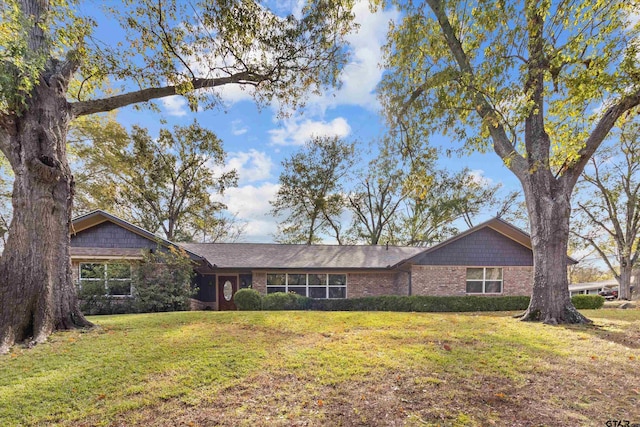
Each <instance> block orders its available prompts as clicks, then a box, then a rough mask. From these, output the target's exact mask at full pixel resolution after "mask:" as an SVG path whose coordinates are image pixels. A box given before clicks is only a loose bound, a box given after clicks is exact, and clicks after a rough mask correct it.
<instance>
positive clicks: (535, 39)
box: [381, 0, 640, 324]
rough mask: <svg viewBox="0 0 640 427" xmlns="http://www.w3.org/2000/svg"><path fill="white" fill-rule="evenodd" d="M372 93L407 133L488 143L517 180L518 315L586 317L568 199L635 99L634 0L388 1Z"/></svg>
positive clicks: (637, 27) (639, 94)
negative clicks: (522, 261)
mask: <svg viewBox="0 0 640 427" xmlns="http://www.w3.org/2000/svg"><path fill="white" fill-rule="evenodd" d="M394 4H395V5H396V6H397V7H398V8H400V9H401V10H402V11H403V14H404V17H403V19H402V21H401V22H399V23H397V24H393V25H392V27H391V29H390V33H389V42H388V45H387V53H386V65H387V66H388V67H389V69H390V70H389V72H388V73H386V75H385V78H384V81H383V82H382V84H381V93H382V100H383V103H384V106H385V109H386V111H387V112H388V115H389V118H390V121H391V123H392V124H393V125H394V126H397V128H398V129H399V130H400V132H402V134H403V137H404V138H405V140H406V141H407V143H411V141H421V140H424V139H427V138H429V137H430V136H432V134H433V132H434V131H435V132H439V133H441V134H443V135H444V136H450V137H452V138H455V139H457V140H460V141H461V142H464V143H465V147H466V148H467V149H478V150H485V149H487V148H488V147H490V146H491V145H492V147H493V150H494V151H495V152H496V153H497V154H498V155H499V156H500V158H501V159H502V160H503V162H504V164H505V165H506V166H507V167H508V168H509V170H511V171H512V172H513V173H514V174H515V176H516V177H517V178H518V180H519V181H520V183H521V184H522V188H523V192H524V195H525V200H526V204H527V211H528V216H529V222H530V232H531V243H532V247H533V257H534V272H533V275H534V285H533V292H532V297H531V302H530V305H529V308H528V309H527V311H526V312H525V313H524V314H523V316H522V319H523V320H540V321H543V322H545V323H550V324H556V323H582V322H588V319H586V318H585V317H584V316H583V315H581V314H580V313H579V312H578V311H577V310H576V309H575V307H574V306H573V305H572V304H571V301H570V298H569V292H568V291H567V287H568V282H567V257H566V254H567V242H568V236H569V217H570V213H571V205H570V199H571V194H572V191H573V188H574V186H575V183H576V181H577V180H578V178H579V176H580V174H581V173H582V170H583V168H584V167H585V165H586V164H587V162H588V160H589V158H590V157H591V156H592V155H593V153H594V152H595V150H596V149H597V148H598V147H599V146H600V144H601V143H602V141H603V140H604V139H605V137H606V136H607V135H608V134H609V131H610V130H611V129H612V127H613V126H614V125H615V124H616V122H617V121H618V119H619V118H620V117H621V116H623V115H624V114H625V113H626V112H628V111H630V110H631V109H632V108H634V107H635V106H637V105H638V104H640V67H639V61H638V54H639V51H640V46H639V45H638V37H639V35H640V23H638V22H635V23H634V22H631V20H629V21H627V17H628V16H630V14H632V13H634V12H637V10H638V9H637V2H627V1H622V0H615V1H612V2H596V3H592V2H549V1H540V0H525V1H516V0H507V1H493V0H486V1H485V0H479V1H475V2H472V3H468V2H456V1H451V2H445V1H443V0H424V1H418V2H409V3H407V2H394Z"/></svg>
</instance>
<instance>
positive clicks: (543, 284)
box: [521, 171, 591, 325]
mask: <svg viewBox="0 0 640 427" xmlns="http://www.w3.org/2000/svg"><path fill="white" fill-rule="evenodd" d="M549 175H550V174H548V171H536V172H532V173H530V174H529V175H528V176H527V178H526V179H525V180H524V182H523V188H524V190H525V199H526V202H527V209H528V211H529V221H530V227H531V245H532V249H533V291H532V294H531V301H530V303H529V308H527V311H525V313H524V314H523V315H522V317H521V318H522V320H525V321H542V322H544V323H547V324H552V325H557V324H561V323H591V320H589V319H587V318H586V317H584V316H583V315H582V314H580V312H578V310H577V309H576V308H575V307H574V306H573V304H572V302H571V297H570V294H569V281H568V278H567V272H568V271H567V262H568V258H567V249H568V241H569V217H570V214H571V205H570V195H571V191H570V190H567V189H566V188H563V187H560V188H558V187H556V186H555V185H554V184H556V183H557V181H555V180H553V179H550V178H552V177H551V176H549Z"/></svg>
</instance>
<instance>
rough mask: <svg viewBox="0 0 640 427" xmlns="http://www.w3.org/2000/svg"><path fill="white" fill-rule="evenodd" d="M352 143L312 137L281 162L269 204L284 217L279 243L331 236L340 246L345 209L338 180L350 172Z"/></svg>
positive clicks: (309, 241) (311, 240)
mask: <svg viewBox="0 0 640 427" xmlns="http://www.w3.org/2000/svg"><path fill="white" fill-rule="evenodd" d="M353 156H354V144H348V143H345V142H343V141H342V140H341V139H340V138H338V137H316V138H313V139H311V140H310V141H308V142H307V144H306V145H305V147H304V148H303V149H302V150H300V151H298V152H297V153H295V154H293V155H292V156H291V157H290V158H288V159H286V160H285V161H283V162H282V166H283V169H284V171H283V172H282V173H281V174H280V178H279V182H280V188H279V189H278V192H277V194H276V199H275V200H272V201H271V202H270V203H271V205H272V206H273V208H272V210H271V212H272V213H273V214H274V215H275V216H281V217H282V216H284V217H285V218H284V220H283V221H282V222H281V223H280V224H279V226H278V228H279V230H278V232H279V235H278V236H276V237H277V239H278V241H280V242H283V243H304V244H307V245H311V244H314V243H318V242H320V241H321V240H322V237H321V235H322V234H323V233H326V234H331V235H332V236H333V237H335V239H336V240H337V242H338V244H342V237H343V236H342V225H341V223H340V215H341V213H342V211H343V210H344V209H345V207H346V197H345V195H344V194H343V187H342V181H343V180H345V178H346V177H347V176H349V175H350V174H351V173H352V167H353V165H354V163H355V161H354V158H353Z"/></svg>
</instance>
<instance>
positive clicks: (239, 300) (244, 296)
mask: <svg viewBox="0 0 640 427" xmlns="http://www.w3.org/2000/svg"><path fill="white" fill-rule="evenodd" d="M233 301H234V302H235V304H236V307H238V310H240V311H256V310H261V309H262V296H261V295H260V292H258V291H256V290H255V289H240V290H239V291H238V292H236V294H235V295H234V296H233Z"/></svg>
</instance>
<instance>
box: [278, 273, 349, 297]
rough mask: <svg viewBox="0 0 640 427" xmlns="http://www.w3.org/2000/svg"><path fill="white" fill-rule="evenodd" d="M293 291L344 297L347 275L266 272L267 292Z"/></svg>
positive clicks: (311, 295) (309, 295)
mask: <svg viewBox="0 0 640 427" xmlns="http://www.w3.org/2000/svg"><path fill="white" fill-rule="evenodd" d="M274 292H295V293H296V294H298V295H302V296H305V297H310V298H317V299H327V298H335V299H338V298H346V297H347V275H346V274H325V273H310V274H306V273H287V274H285V273H268V274H267V293H268V294H272V293H274Z"/></svg>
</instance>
